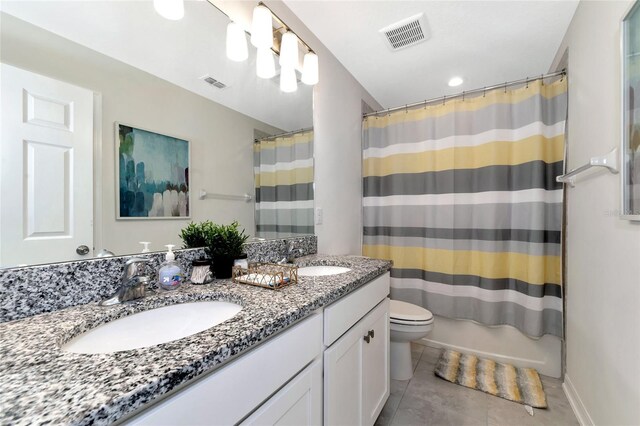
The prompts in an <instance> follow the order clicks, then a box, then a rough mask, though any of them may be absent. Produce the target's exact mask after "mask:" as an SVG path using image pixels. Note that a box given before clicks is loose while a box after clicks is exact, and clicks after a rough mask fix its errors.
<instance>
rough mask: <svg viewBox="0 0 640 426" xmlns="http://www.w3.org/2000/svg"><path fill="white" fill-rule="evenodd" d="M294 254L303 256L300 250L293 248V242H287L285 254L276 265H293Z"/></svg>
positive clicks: (302, 251)
mask: <svg viewBox="0 0 640 426" xmlns="http://www.w3.org/2000/svg"><path fill="white" fill-rule="evenodd" d="M296 253H299V254H303V253H304V250H302V249H296V248H295V247H294V242H293V241H289V244H288V245H287V251H286V253H285V256H284V257H283V258H282V259H281V260H280V261H279V262H278V263H281V264H282V263H293V262H294V260H295V259H296V256H295V255H296Z"/></svg>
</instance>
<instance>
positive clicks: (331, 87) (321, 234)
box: [265, 1, 381, 254]
mask: <svg viewBox="0 0 640 426" xmlns="http://www.w3.org/2000/svg"><path fill="white" fill-rule="evenodd" d="M265 3H266V4H267V5H268V6H269V7H270V8H271V9H272V10H273V11H274V12H275V13H276V14H277V15H278V16H280V17H281V18H282V19H283V20H284V21H285V22H286V23H287V25H289V26H290V27H291V28H292V29H293V30H294V31H295V32H296V33H297V34H298V35H299V36H300V37H301V38H302V39H303V40H304V41H305V42H307V44H309V45H310V46H311V48H312V49H313V50H314V51H315V52H316V53H317V54H318V59H319V62H320V82H319V83H318V84H317V85H316V87H315V89H314V93H313V126H314V132H315V133H314V158H315V178H314V181H315V205H316V208H321V209H322V210H323V216H324V217H323V223H322V224H321V225H316V227H315V233H316V235H317V236H318V251H319V252H320V253H328V254H360V253H361V252H362V246H361V240H362V145H361V144H362V142H361V141H362V100H364V101H365V102H366V103H367V104H368V105H370V106H371V107H373V108H374V109H381V107H380V105H379V104H378V102H376V100H375V99H373V98H372V97H371V95H370V94H369V93H368V92H367V91H366V90H365V89H364V88H363V87H362V86H361V85H360V83H358V81H357V80H356V79H355V78H354V77H353V76H352V75H351V74H350V73H349V72H348V71H347V69H346V68H344V66H343V65H342V64H341V63H340V62H339V61H338V60H337V59H336V58H335V56H333V54H332V53H331V52H330V51H329V50H328V49H327V48H326V47H325V46H324V45H322V43H320V41H319V40H318V39H317V38H316V37H315V36H314V35H313V34H312V33H311V32H310V31H309V29H308V28H307V27H306V26H305V25H304V24H303V23H302V22H301V21H300V20H299V19H298V18H297V17H296V16H295V15H294V14H293V12H291V10H290V9H289V8H288V7H287V6H286V5H285V4H284V3H282V1H266V2H265Z"/></svg>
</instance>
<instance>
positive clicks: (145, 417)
mask: <svg viewBox="0 0 640 426" xmlns="http://www.w3.org/2000/svg"><path fill="white" fill-rule="evenodd" d="M388 294H389V273H386V274H384V275H382V276H380V277H378V278H376V279H374V280H372V281H371V282H369V283H367V284H365V285H363V286H362V287H360V288H359V289H358V290H356V291H354V292H352V293H350V294H349V295H347V296H345V297H343V298H341V299H340V300H338V301H336V302H334V303H333V304H331V305H329V306H327V307H326V308H324V309H323V310H322V311H317V312H316V313H314V314H313V315H311V316H310V317H309V318H306V319H304V320H302V321H301V322H300V323H298V324H296V325H293V326H291V327H290V328H288V329H286V330H284V331H283V332H282V333H280V334H279V335H277V336H274V337H273V338H270V339H269V340H268V341H266V342H264V343H262V344H260V345H258V346H257V347H256V348H255V349H253V350H251V351H248V352H247V353H246V354H244V355H241V356H240V357H238V358H237V359H235V360H233V361H231V362H229V363H227V364H226V365H224V366H222V367H220V368H218V369H217V370H215V371H214V372H212V373H211V374H209V375H207V376H205V377H203V378H201V379H200V380H197V381H195V382H194V383H193V382H192V383H187V384H186V385H184V386H183V387H182V388H180V389H177V390H175V391H174V392H172V393H171V394H169V395H168V396H166V397H165V398H164V399H162V400H160V401H159V402H157V403H156V404H155V405H152V406H151V407H149V408H147V409H145V410H143V411H142V412H140V413H139V414H137V415H135V416H134V417H131V418H129V419H125V420H124V422H123V423H126V424H129V425H210V424H225V425H226V424H239V423H240V424H243V425H253V424H258V425H272V424H273V425H275V424H280V425H321V424H322V423H324V424H327V425H373V424H374V422H375V420H376V418H377V417H378V415H379V414H380V411H382V407H383V406H384V404H385V402H386V401H387V398H388V397H389V385H390V383H389V299H388V298H387V296H388Z"/></svg>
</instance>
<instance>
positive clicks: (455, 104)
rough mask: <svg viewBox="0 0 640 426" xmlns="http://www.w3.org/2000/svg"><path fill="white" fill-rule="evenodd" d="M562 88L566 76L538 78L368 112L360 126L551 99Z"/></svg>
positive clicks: (377, 126)
mask: <svg viewBox="0 0 640 426" xmlns="http://www.w3.org/2000/svg"><path fill="white" fill-rule="evenodd" d="M566 91H567V79H566V78H565V79H563V80H558V81H556V82H554V83H550V84H543V83H542V80H537V81H532V82H530V83H529V85H528V87H522V88H520V89H509V90H507V91H506V93H505V91H503V90H500V89H497V90H491V91H488V92H487V93H486V95H485V96H475V97H471V98H465V99H464V100H463V99H462V98H456V99H451V100H446V101H445V102H444V105H442V104H441V103H434V104H430V105H426V106H424V107H422V108H416V109H409V110H407V111H399V112H396V113H393V114H389V115H379V116H369V117H366V118H365V119H364V122H363V127H364V128H365V129H368V128H383V127H387V126H389V125H392V124H398V123H406V122H409V121H420V120H424V119H425V118H430V117H442V116H444V115H447V114H451V113H453V112H472V111H477V110H480V109H482V108H485V107H487V106H490V105H494V104H515V103H518V102H522V101H524V100H526V99H529V98H531V97H533V96H542V97H543V98H545V99H551V98H554V97H556V96H558V95H562V94H563V93H565V92H566Z"/></svg>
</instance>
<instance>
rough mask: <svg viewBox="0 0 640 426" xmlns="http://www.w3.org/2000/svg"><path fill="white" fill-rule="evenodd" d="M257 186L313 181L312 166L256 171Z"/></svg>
mask: <svg viewBox="0 0 640 426" xmlns="http://www.w3.org/2000/svg"><path fill="white" fill-rule="evenodd" d="M255 182H256V185H257V186H276V185H293V184H296V183H311V182H313V167H304V168H299V169H293V170H278V171H275V172H262V173H256V177H255Z"/></svg>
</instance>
